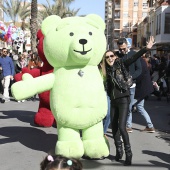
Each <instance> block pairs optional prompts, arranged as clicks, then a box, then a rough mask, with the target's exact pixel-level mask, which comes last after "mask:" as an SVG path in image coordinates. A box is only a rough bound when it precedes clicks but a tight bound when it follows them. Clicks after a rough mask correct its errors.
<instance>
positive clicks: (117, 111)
mask: <svg viewBox="0 0 170 170" xmlns="http://www.w3.org/2000/svg"><path fill="white" fill-rule="evenodd" d="M153 43H154V38H153V37H150V39H149V42H147V46H146V47H145V48H143V49H142V50H140V51H139V52H137V53H136V54H135V55H134V56H132V57H131V58H129V59H127V60H122V59H120V58H118V57H117V56H116V55H115V53H114V52H113V51H110V50H108V51H106V52H105V53H104V56H103V61H104V62H103V63H104V65H105V69H106V88H107V93H108V95H109V96H110V99H111V112H110V114H111V125H112V133H113V138H114V141H115V146H116V156H115V160H116V161H119V159H121V158H122V156H123V147H122V142H121V140H120V134H121V136H122V138H123V142H124V148H125V153H126V159H125V162H124V165H125V166H127V165H131V160H132V151H131V146H130V142H129V136H128V133H127V131H126V120H127V114H128V109H129V102H130V99H129V87H128V83H127V82H126V81H125V80H126V79H127V78H128V77H127V70H126V68H128V66H129V65H130V64H132V63H133V62H135V61H136V60H137V59H138V58H139V57H141V56H142V54H144V53H146V51H147V50H148V49H150V48H151V47H152V46H153Z"/></svg>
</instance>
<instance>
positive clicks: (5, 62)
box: [0, 48, 14, 103]
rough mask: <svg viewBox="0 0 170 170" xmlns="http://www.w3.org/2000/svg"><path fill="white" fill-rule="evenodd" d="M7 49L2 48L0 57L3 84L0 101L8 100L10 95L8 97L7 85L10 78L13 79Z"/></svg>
mask: <svg viewBox="0 0 170 170" xmlns="http://www.w3.org/2000/svg"><path fill="white" fill-rule="evenodd" d="M7 52H8V51H7V49H6V48H3V49H2V56H1V57H0V65H1V67H0V69H1V70H2V71H3V76H4V78H3V80H2V85H3V99H2V100H1V102H2V103H5V102H9V101H10V97H9V85H10V80H13V76H14V64H13V61H12V59H11V58H10V57H9V56H7Z"/></svg>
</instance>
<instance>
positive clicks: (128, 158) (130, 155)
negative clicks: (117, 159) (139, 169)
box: [124, 145, 132, 166]
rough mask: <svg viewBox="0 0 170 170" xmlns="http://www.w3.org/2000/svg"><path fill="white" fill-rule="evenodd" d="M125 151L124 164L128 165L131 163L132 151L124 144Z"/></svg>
mask: <svg viewBox="0 0 170 170" xmlns="http://www.w3.org/2000/svg"><path fill="white" fill-rule="evenodd" d="M125 153H126V159H125V162H124V166H129V165H131V164H132V151H131V147H130V145H125Z"/></svg>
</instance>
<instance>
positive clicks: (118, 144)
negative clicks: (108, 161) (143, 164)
mask: <svg viewBox="0 0 170 170" xmlns="http://www.w3.org/2000/svg"><path fill="white" fill-rule="evenodd" d="M115 146H116V156H115V160H116V161H119V160H120V159H122V157H123V147H122V142H121V141H116V142H115Z"/></svg>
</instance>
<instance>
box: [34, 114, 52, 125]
mask: <svg viewBox="0 0 170 170" xmlns="http://www.w3.org/2000/svg"><path fill="white" fill-rule="evenodd" d="M34 123H35V124H36V125H37V126H40V127H51V126H52V125H53V123H54V116H53V115H52V114H51V113H50V114H48V113H46V112H45V113H44V112H37V113H36V114H35V117H34Z"/></svg>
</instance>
